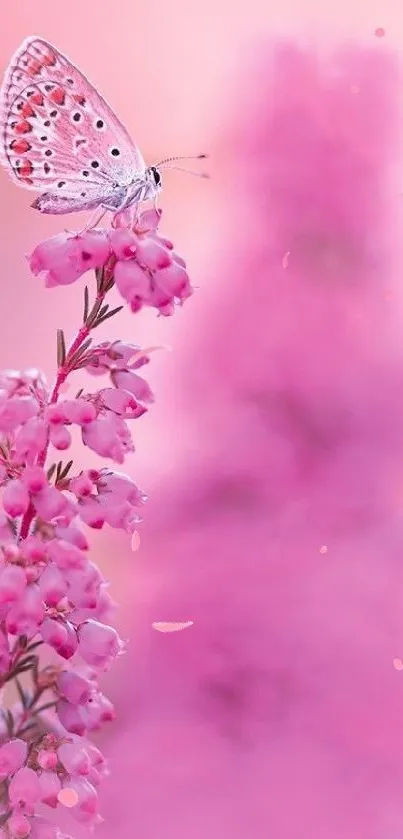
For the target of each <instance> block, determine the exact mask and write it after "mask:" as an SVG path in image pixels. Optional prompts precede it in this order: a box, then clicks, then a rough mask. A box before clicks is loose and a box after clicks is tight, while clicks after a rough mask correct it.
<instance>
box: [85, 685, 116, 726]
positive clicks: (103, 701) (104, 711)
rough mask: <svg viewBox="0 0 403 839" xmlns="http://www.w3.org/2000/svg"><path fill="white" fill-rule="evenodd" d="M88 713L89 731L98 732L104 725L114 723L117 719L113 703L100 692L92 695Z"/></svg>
mask: <svg viewBox="0 0 403 839" xmlns="http://www.w3.org/2000/svg"><path fill="white" fill-rule="evenodd" d="M86 711H87V726H88V730H89V731H97V730H98V729H99V728H101V725H102V723H105V722H113V720H114V719H115V718H116V713H115V709H114V707H113V704H112V702H111V701H110V699H108V698H107V697H106V696H104V694H103V693H101V692H100V691H96V692H95V693H93V694H92V696H91V698H90V700H89V701H88V703H87V706H86Z"/></svg>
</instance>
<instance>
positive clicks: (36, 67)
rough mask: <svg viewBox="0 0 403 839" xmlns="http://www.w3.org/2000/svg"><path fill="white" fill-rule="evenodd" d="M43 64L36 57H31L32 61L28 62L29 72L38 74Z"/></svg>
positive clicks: (32, 74) (33, 74) (34, 74)
mask: <svg viewBox="0 0 403 839" xmlns="http://www.w3.org/2000/svg"><path fill="white" fill-rule="evenodd" d="M42 67H43V64H41V62H40V61H37V59H36V58H31V61H29V62H28V67H27V70H28V73H29V74H30V75H31V76H36V75H37V73H40V72H41V70H42Z"/></svg>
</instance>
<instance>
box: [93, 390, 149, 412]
mask: <svg viewBox="0 0 403 839" xmlns="http://www.w3.org/2000/svg"><path fill="white" fill-rule="evenodd" d="M99 396H100V397H101V399H102V404H103V406H104V407H105V408H108V410H109V411H113V413H115V414H118V415H120V416H124V417H126V419H137V418H138V417H141V416H142V415H143V414H144V413H145V411H146V408H145V407H144V406H143V405H139V403H138V402H137V401H136V400H135V399H134V397H133V395H132V394H131V393H129V392H128V391H127V390H116V389H115V388H112V387H106V388H103V390H100V391H99Z"/></svg>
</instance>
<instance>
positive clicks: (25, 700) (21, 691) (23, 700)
mask: <svg viewBox="0 0 403 839" xmlns="http://www.w3.org/2000/svg"><path fill="white" fill-rule="evenodd" d="M15 684H16V688H17V690H18V695H19V697H20V700H21V705H22V707H23V708H24V710H25V709H26V708H28V706H29V696H28V694H26V693H25V690H24V689H23V687H22V684H21V682H20V680H19V679H17V678H16V679H15Z"/></svg>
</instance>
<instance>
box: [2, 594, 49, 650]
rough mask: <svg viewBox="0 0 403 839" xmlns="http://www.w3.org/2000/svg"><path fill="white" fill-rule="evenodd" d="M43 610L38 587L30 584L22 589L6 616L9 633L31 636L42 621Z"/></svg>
mask: <svg viewBox="0 0 403 839" xmlns="http://www.w3.org/2000/svg"><path fill="white" fill-rule="evenodd" d="M44 614H45V611H44V606H43V600H42V596H41V592H40V589H39V587H38V586H37V585H35V584H31V585H29V586H27V587H26V589H24V592H23V594H22V596H21V599H20V600H18V602H17V603H15V604H14V605H13V606H12V607H11V609H10V611H9V612H8V614H7V617H6V627H7V631H8V632H9V633H10V635H26V636H27V637H28V638H32V637H33V635H35V634H36V632H37V631H38V627H39V626H40V624H41V623H42V621H43V617H44Z"/></svg>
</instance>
